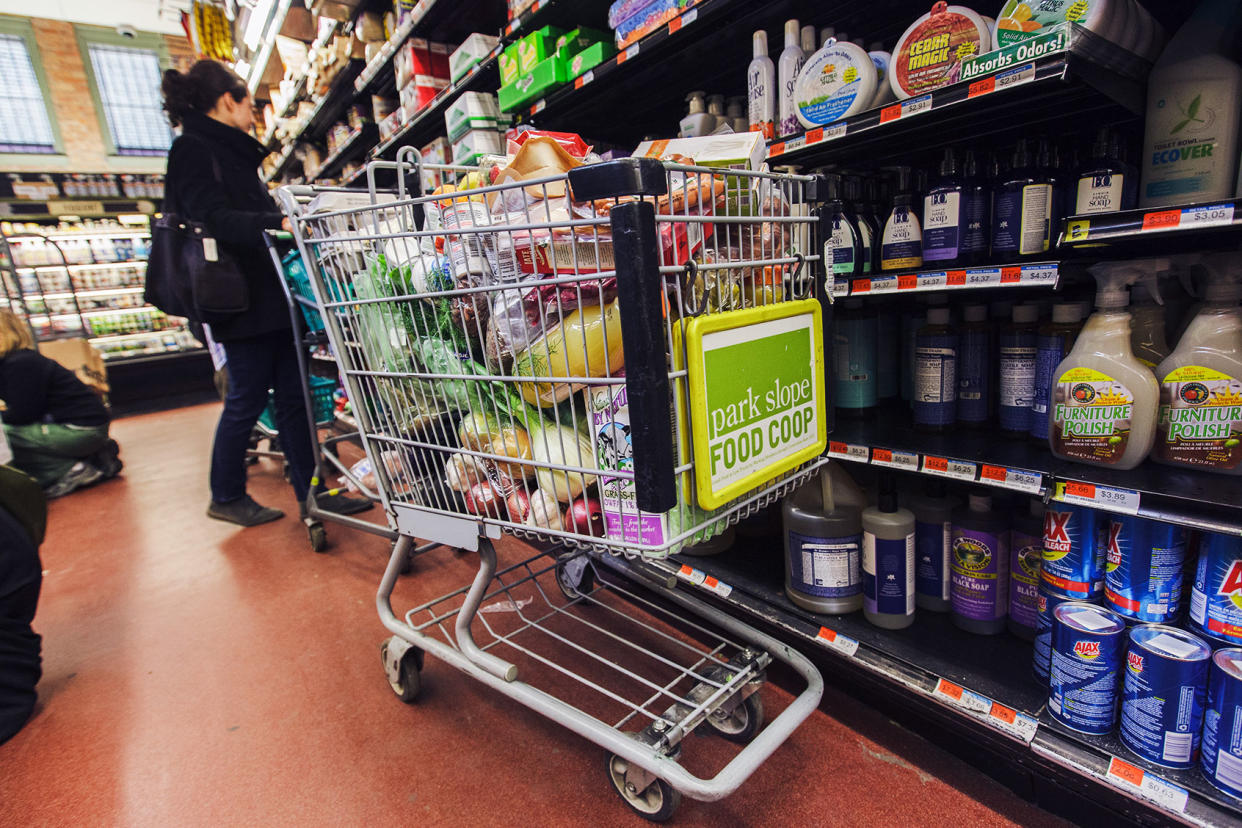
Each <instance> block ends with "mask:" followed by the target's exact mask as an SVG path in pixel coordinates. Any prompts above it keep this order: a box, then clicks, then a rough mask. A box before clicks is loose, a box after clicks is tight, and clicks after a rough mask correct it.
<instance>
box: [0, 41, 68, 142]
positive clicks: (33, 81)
mask: <svg viewBox="0 0 1242 828" xmlns="http://www.w3.org/2000/svg"><path fill="white" fill-rule="evenodd" d="M46 100H47V98H46V95H45V89H44V86H43V84H42V83H41V82H40V78H39V75H38V74H37V73H36V71H35V64H34V61H33V60H32V59H31V47H30V41H29V40H27V38H25V37H23V36H22V35H20V34H13V33H9V32H4V31H0V152H22V153H54V152H56V133H55V131H54V130H53V129H52V119H51V118H50V117H49V116H48V112H47V104H46V103H45V101H46Z"/></svg>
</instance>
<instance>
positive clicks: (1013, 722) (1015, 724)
mask: <svg viewBox="0 0 1242 828" xmlns="http://www.w3.org/2000/svg"><path fill="white" fill-rule="evenodd" d="M988 721H989V722H991V723H992V726H993V727H997V728H1000V729H1001V730H1003V731H1005V732H1006V733H1008V734H1010V735H1013V736H1017V737H1018V738H1019V739H1021V740H1022V741H1024V742H1026V743H1027V744H1028V745H1029V744H1030V743H1031V740H1032V739H1034V738H1035V731H1037V730H1038V729H1039V721H1038V720H1037V719H1035V718H1034V717H1032V716H1028V715H1026V714H1025V713H1020V712H1018V711H1017V710H1012V709H1010V708H1008V707H1005V705H1003V704H1001V703H999V702H992V709H991V710H989V711H988Z"/></svg>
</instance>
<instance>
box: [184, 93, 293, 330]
mask: <svg viewBox="0 0 1242 828" xmlns="http://www.w3.org/2000/svg"><path fill="white" fill-rule="evenodd" d="M266 154H267V150H266V149H265V148H264V147H263V145H262V144H260V143H259V142H258V141H256V140H255V139H254V138H253V137H251V136H250V135H247V134H246V133H244V132H242V131H241V130H240V129H237V128H235V127H231V126H228V125H227V124H223V123H220V122H219V121H217V120H215V119H214V118H208V117H207V116H206V115H200V114H198V113H196V112H191V113H190V114H188V115H186V117H185V118H184V119H183V121H182V134H181V135H179V136H178V137H177V139H176V140H174V141H173V144H172V148H171V149H170V150H169V151H168V175H167V177H166V178H165V181H164V190H165V201H164V208H165V209H166V210H167V211H169V212H175V213H178V214H180V215H182V216H184V217H186V218H188V219H190V220H191V221H199V222H202V223H203V224H205V225H206V226H207V229H208V230H209V231H210V232H211V233H212V234H213V235H214V237H215V239H216V241H217V243H219V244H221V245H223V246H224V248H225V250H227V251H228V252H229V253H231V254H232V255H233V257H234V260H235V261H236V262H238V264H240V265H241V268H242V271H243V272H244V273H245V275H246V280H247V281H248V282H249V285H250V309H249V310H247V311H246V312H244V313H240V314H238V315H236V316H235V317H233V318H231V319H229V320H228V321H227V322H216V323H212V326H211V333H212V335H213V336H214V337H215V339H216V340H217V341H218V342H229V341H231V340H236V339H245V338H247V337H253V336H259V335H261V334H266V333H271V332H273V331H281V330H289V329H290V327H291V324H290V322H289V310H288V304H287V302H286V300H285V295H284V292H283V289H282V288H281V286H280V282H279V281H278V280H279V279H280V277H279V276H278V275H277V274H276V271H275V269H274V268H273V266H272V259H271V256H270V255H269V254H268V251H267V248H266V246H265V245H264V242H263V235H262V234H263V230H264V229H265V228H270V229H279V227H280V222H281V219H282V217H283V216H282V214H281V212H280V211H279V209H277V207H276V202H274V201H273V200H272V197H271V196H270V195H269V194H268V192H267V188H266V187H264V186H263V182H262V181H260V180H259V175H258V166H259V163H260V162H261V161H262V160H263V157H264V156H265V155H266ZM213 158H214V159H215V164H213V163H212V159H213ZM217 165H218V167H219V180H217V175H216V166H217ZM290 335H292V334H290Z"/></svg>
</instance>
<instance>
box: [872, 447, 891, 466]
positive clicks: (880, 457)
mask: <svg viewBox="0 0 1242 828" xmlns="http://www.w3.org/2000/svg"><path fill="white" fill-rule="evenodd" d="M871 462H872V463H891V462H893V453H892V452H891V451H889V450H888V449H882V448H877V449H872V450H871Z"/></svg>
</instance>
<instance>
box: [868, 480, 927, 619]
mask: <svg viewBox="0 0 1242 828" xmlns="http://www.w3.org/2000/svg"><path fill="white" fill-rule="evenodd" d="M862 527H863V563H862V570H863V616H864V617H865V618H866V619H867V620H868V621H870V622H871V623H872V624H875V625H876V626H877V627H882V628H884V629H886V630H903V629H905V628H906V627H908V626H910V625H911V624H913V623H914V595H915V593H914V514H913V513H911V511H910V510H909V509H903V508H901V507H900V506H898V505H897V481H896V480H895V479H894V477H893V474H892V473H891V472H887V473H884V474H881V475H880V495H879V500H878V502H877V505H875V506H868V507H867V508H866V509H863V513H862Z"/></svg>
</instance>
